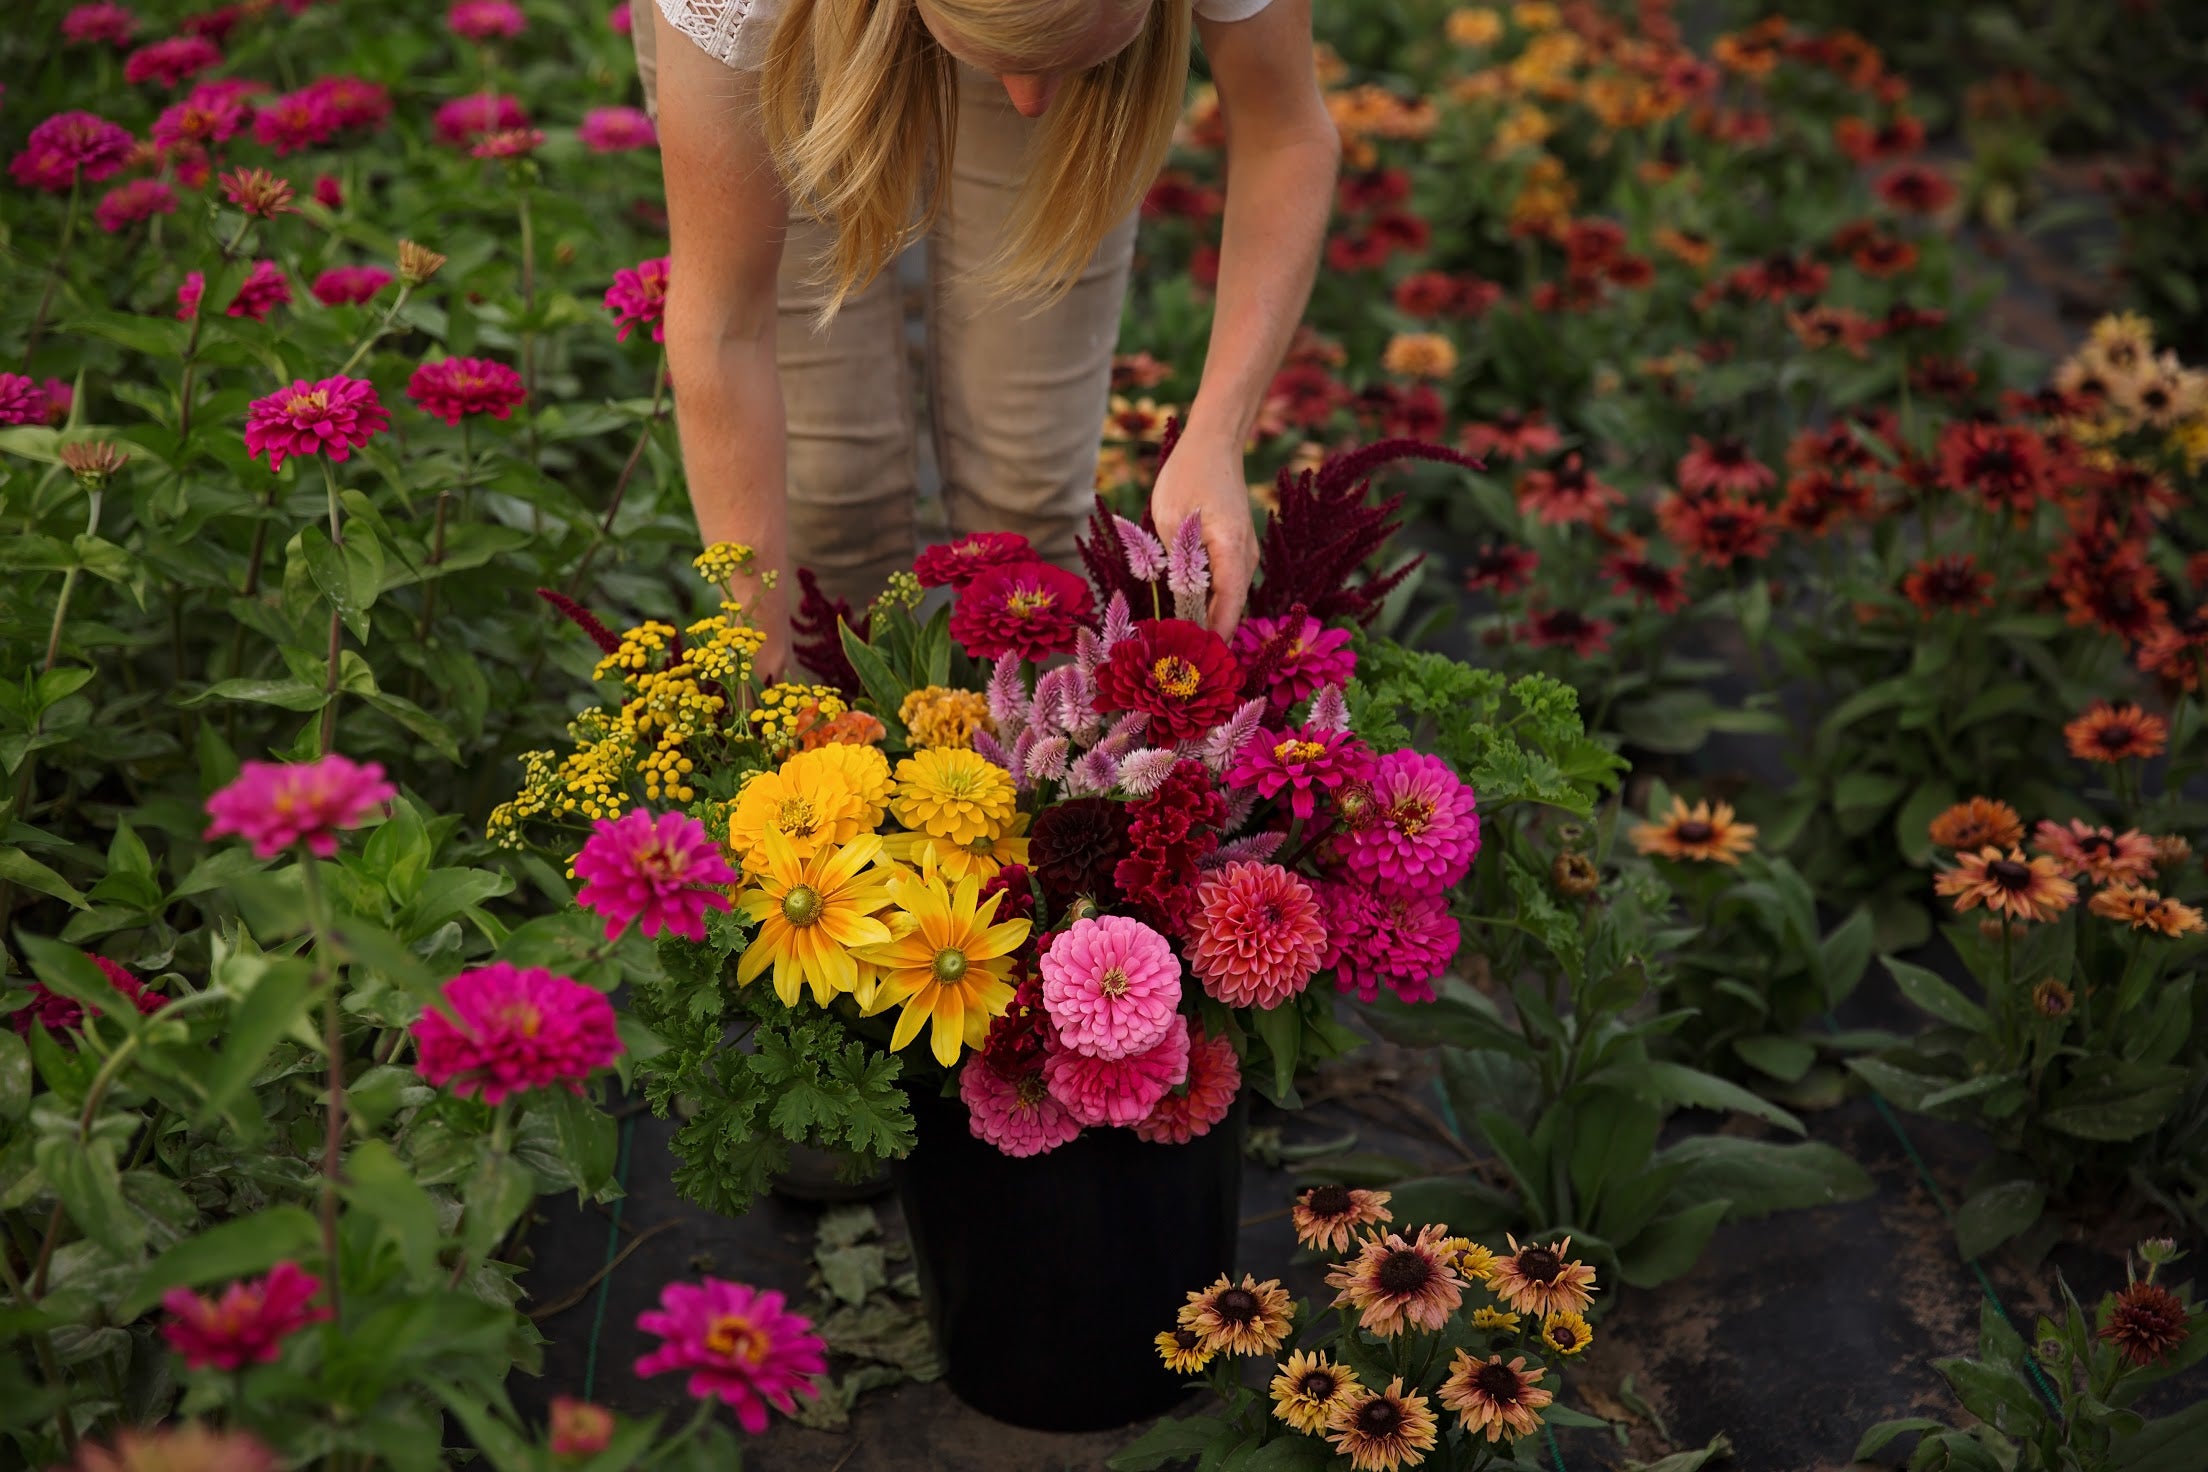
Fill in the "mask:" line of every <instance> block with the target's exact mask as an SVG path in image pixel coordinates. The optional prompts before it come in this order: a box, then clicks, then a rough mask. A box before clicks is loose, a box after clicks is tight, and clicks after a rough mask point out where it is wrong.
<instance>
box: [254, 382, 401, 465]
mask: <svg viewBox="0 0 2208 1472" xmlns="http://www.w3.org/2000/svg"><path fill="white" fill-rule="evenodd" d="M390 427H391V416H390V415H389V414H387V413H385V412H384V408H383V405H382V404H381V403H380V402H379V401H378V400H377V398H376V386H375V385H374V384H372V383H370V382H368V380H366V379H365V378H325V379H322V380H321V381H320V382H318V383H309V382H307V381H306V380H305V379H303V378H302V379H300V380H298V381H296V382H295V383H293V384H292V385H291V387H289V388H286V389H278V390H277V391H276V392H275V393H272V394H270V395H269V396H268V397H267V398H265V399H255V400H254V401H253V402H252V403H250V404H248V405H247V406H246V409H245V449H246V453H247V454H249V455H253V456H256V457H258V456H261V455H264V454H265V455H266V456H267V457H268V468H269V469H270V470H282V469H283V468H284V461H285V460H286V459H287V458H289V457H291V456H294V455H327V456H329V457H330V458H331V459H332V460H345V459H348V458H350V456H351V455H352V453H353V451H354V450H357V449H359V448H360V447H361V446H362V445H365V444H367V443H368V441H369V440H371V439H373V438H375V436H376V434H377V433H378V432H379V431H381V430H386V429H389V428H390Z"/></svg>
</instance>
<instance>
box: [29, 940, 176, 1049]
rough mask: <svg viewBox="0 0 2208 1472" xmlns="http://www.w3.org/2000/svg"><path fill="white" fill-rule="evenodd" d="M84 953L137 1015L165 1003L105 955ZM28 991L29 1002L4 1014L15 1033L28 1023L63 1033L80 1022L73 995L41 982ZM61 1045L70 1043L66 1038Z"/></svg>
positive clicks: (81, 1008)
mask: <svg viewBox="0 0 2208 1472" xmlns="http://www.w3.org/2000/svg"><path fill="white" fill-rule="evenodd" d="M84 955H85V959H86V960H88V961H90V962H91V963H92V964H93V965H95V966H97V967H99V968H100V974H101V975H102V976H104V977H106V978H107V984H108V985H109V986H112V987H113V988H115V990H116V991H118V992H120V993H122V995H123V996H124V997H125V998H126V999H127V1000H128V1001H129V1002H130V1004H131V1005H132V1006H133V1007H136V1008H137V1009H138V1010H139V1012H140V1013H141V1014H151V1013H155V1012H158V1011H160V1010H161V1009H162V1008H163V1007H165V1006H167V1005H168V1001H169V999H168V998H167V997H164V996H162V995H161V994H160V993H159V992H156V991H149V990H148V989H147V987H146V984H145V983H144V982H142V981H140V980H139V979H138V978H137V977H135V976H132V975H131V974H130V973H129V972H128V971H126V970H124V969H123V968H122V967H120V966H118V965H116V964H115V963H114V962H113V961H110V960H108V959H107V957H105V956H96V955H94V954H92V952H90V951H86V952H85V953H84ZM30 990H31V1004H30V1005H29V1006H28V1007H23V1008H19V1009H17V1010H16V1011H14V1012H11V1013H9V1014H8V1016H9V1019H10V1020H11V1021H12V1022H13V1023H14V1025H15V1030H16V1031H17V1032H19V1033H22V1034H24V1035H25V1036H29V1034H30V1031H31V1024H32V1023H34V1022H36V1023H38V1024H39V1025H40V1026H42V1027H44V1028H45V1029H46V1030H47V1031H48V1032H50V1033H57V1034H58V1033H64V1032H67V1031H68V1030H69V1029H70V1028H72V1027H75V1026H77V1024H79V1023H81V1022H83V1021H84V1004H83V1003H82V1002H79V1001H78V1000H77V999H76V998H75V997H65V996H63V995H62V994H61V993H59V992H57V991H54V990H52V989H51V988H49V987H48V986H47V985H46V983H45V982H43V981H34V982H32V983H31V988H30ZM62 1045H63V1046H64V1047H69V1046H72V1045H71V1044H69V1043H67V1042H66V1041H64V1042H63V1044H62Z"/></svg>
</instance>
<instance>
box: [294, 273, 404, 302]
mask: <svg viewBox="0 0 2208 1472" xmlns="http://www.w3.org/2000/svg"><path fill="white" fill-rule="evenodd" d="M390 284H391V273H390V272H389V271H386V270H384V269H383V268H382V267H381V266H332V267H331V268H330V269H329V270H327V271H324V272H323V273H322V274H321V275H319V276H317V277H315V278H314V284H313V285H312V286H310V287H308V288H307V290H308V291H309V292H310V293H312V294H313V296H314V299H315V300H316V301H318V302H320V303H321V304H322V305H323V306H325V307H343V306H358V305H360V304H361V303H362V302H365V301H370V300H373V299H374V297H375V295H376V293H377V292H379V291H381V290H383V289H384V288H385V287H386V286H389V285H390Z"/></svg>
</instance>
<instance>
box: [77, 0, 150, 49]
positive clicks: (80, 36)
mask: <svg viewBox="0 0 2208 1472" xmlns="http://www.w3.org/2000/svg"><path fill="white" fill-rule="evenodd" d="M137 33H138V17H137V16H135V15H132V14H131V13H130V12H129V11H127V10H125V9H124V8H123V7H122V6H120V5H111V4H109V3H107V0H100V3H98V4H95V5H79V6H78V7H77V8H76V9H74V10H72V11H70V12H69V13H68V14H67V15H65V16H63V17H62V18H61V39H62V40H64V41H67V42H68V43H69V44H70V45H72V46H128V45H129V44H130V38H131V37H132V36H134V35H136V34H137Z"/></svg>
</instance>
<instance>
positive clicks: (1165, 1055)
mask: <svg viewBox="0 0 2208 1472" xmlns="http://www.w3.org/2000/svg"><path fill="white" fill-rule="evenodd" d="M1051 949H1053V950H1056V949H1057V947H1056V946H1053V947H1052V948H1051ZM1187 1077H1188V1019H1187V1018H1186V1017H1183V1016H1181V1015H1180V1014H1179V1013H1177V1012H1176V1013H1174V1014H1173V1021H1172V1025H1171V1026H1170V1027H1168V1028H1167V1029H1166V1033H1165V1037H1164V1039H1163V1040H1162V1041H1160V1042H1159V1043H1158V1045H1157V1046H1156V1047H1154V1048H1152V1049H1150V1050H1149V1051H1148V1052H1146V1053H1136V1054H1133V1055H1131V1056H1129V1057H1126V1058H1090V1057H1086V1056H1084V1055H1082V1054H1080V1053H1075V1052H1073V1051H1071V1050H1069V1049H1064V1048H1060V1049H1055V1050H1053V1051H1051V1052H1050V1053H1047V1054H1046V1055H1044V1058H1043V1082H1044V1083H1045V1084H1046V1085H1047V1086H1048V1087H1049V1089H1050V1095H1051V1097H1052V1098H1054V1099H1056V1100H1057V1101H1058V1102H1059V1103H1060V1104H1063V1105H1064V1106H1065V1107H1066V1112H1067V1113H1068V1114H1070V1115H1072V1116H1073V1118H1074V1120H1075V1122H1076V1123H1079V1124H1084V1125H1090V1124H1100V1125H1101V1124H1109V1125H1118V1126H1120V1127H1121V1128H1126V1127H1127V1126H1130V1125H1136V1124H1140V1123H1141V1122H1142V1121H1143V1120H1144V1119H1146V1118H1147V1117H1148V1116H1149V1114H1150V1111H1151V1110H1153V1109H1155V1108H1157V1107H1158V1101H1159V1100H1160V1099H1163V1098H1164V1097H1165V1093H1166V1090H1168V1089H1170V1088H1172V1087H1174V1086H1175V1085H1176V1084H1178V1083H1180V1082H1181V1081H1182V1080H1183V1079H1185V1078H1187Z"/></svg>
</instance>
